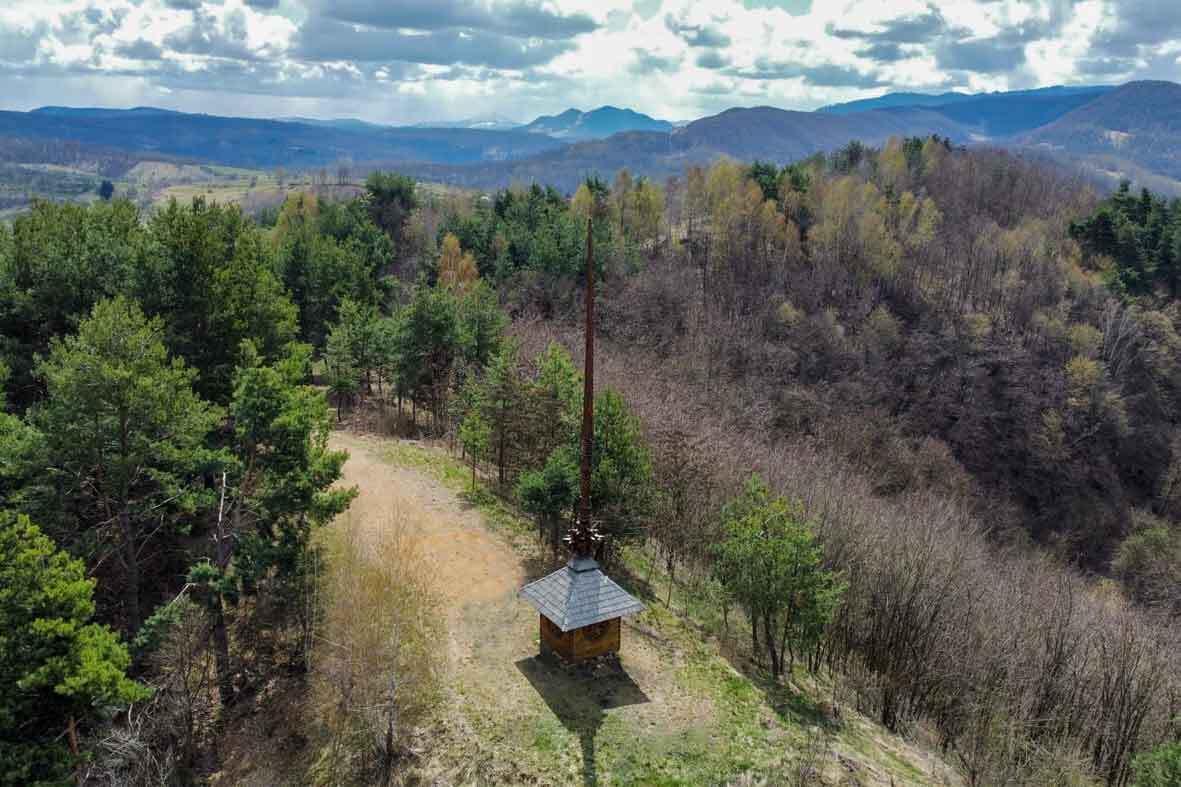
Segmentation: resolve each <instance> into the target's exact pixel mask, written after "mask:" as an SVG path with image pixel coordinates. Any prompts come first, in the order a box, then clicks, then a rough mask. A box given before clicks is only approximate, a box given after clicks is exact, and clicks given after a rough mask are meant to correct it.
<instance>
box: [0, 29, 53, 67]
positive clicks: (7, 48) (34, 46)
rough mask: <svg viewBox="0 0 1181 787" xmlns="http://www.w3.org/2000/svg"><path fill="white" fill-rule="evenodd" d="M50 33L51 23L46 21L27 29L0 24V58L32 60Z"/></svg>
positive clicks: (11, 61) (12, 61) (19, 61)
mask: <svg viewBox="0 0 1181 787" xmlns="http://www.w3.org/2000/svg"><path fill="white" fill-rule="evenodd" d="M48 33H49V25H47V24H46V23H45V22H38V23H36V24H34V25H33V26H32V27H29V28H25V29H21V28H6V27H3V26H0V60H2V61H7V62H9V63H21V62H24V61H28V60H32V59H33V58H34V57H36V56H37V50H38V49H39V48H40V46H41V41H42V40H43V39H44V38H45V37H46V35H47V34H48Z"/></svg>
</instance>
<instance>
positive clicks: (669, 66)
mask: <svg viewBox="0 0 1181 787" xmlns="http://www.w3.org/2000/svg"><path fill="white" fill-rule="evenodd" d="M632 54H633V55H635V60H634V61H632V64H631V65H630V66H628V70H629V71H631V72H632V73H633V74H637V75H640V76H643V75H645V74H652V73H661V74H672V73H675V72H676V71H677V69H679V68H680V67H681V58H679V57H662V56H660V55H655V54H652V53H651V52H649V51H648V50H646V49H633V50H632Z"/></svg>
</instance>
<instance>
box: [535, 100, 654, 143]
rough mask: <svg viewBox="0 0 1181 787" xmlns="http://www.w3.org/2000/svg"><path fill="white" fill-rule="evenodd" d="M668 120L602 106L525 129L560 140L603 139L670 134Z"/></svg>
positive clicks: (569, 112) (538, 121)
mask: <svg viewBox="0 0 1181 787" xmlns="http://www.w3.org/2000/svg"><path fill="white" fill-rule="evenodd" d="M672 127H673V124H672V123H669V122H668V121H667V120H657V119H656V118H653V117H649V116H648V115H644V114H641V113H639V112H636V111H634V110H631V109H620V108H619V107H610V106H607V107H599V108H598V109H593V110H591V111H590V112H582V111H581V110H577V109H567V110H566V111H565V112H563V113H562V114H560V115H543V116H541V117H539V118H537V119H536V120H534V121H533V122H532V123H529V124H528V125H526V126H523V127H522V129H523V130H524V131H528V132H531V133H534V134H546V135H548V136H551V137H554V138H556V139H566V140H586V139H603V138H605V137H609V136H611V135H612V134H618V133H620V132H623V131H669V130H671V129H672Z"/></svg>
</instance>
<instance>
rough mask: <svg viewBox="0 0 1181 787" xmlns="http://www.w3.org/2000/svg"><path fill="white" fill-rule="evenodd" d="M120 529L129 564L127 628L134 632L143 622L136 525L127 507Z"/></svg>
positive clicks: (121, 512)
mask: <svg viewBox="0 0 1181 787" xmlns="http://www.w3.org/2000/svg"><path fill="white" fill-rule="evenodd" d="M119 529H120V530H121V531H122V534H123V560H124V562H125V563H126V564H127V565H126V568H127V590H126V592H125V594H124V603H125V604H126V606H127V629H128V631H129V632H130V633H131V634H134V633H135V632H136V631H138V630H139V624H140V623H141V622H142V618H141V617H140V612H139V554H138V553H137V550H136V547H135V527H134V526H133V525H132V524H131V512H130V511H128V510H127V509H126V508H124V509H123V510H122V511H120V512H119Z"/></svg>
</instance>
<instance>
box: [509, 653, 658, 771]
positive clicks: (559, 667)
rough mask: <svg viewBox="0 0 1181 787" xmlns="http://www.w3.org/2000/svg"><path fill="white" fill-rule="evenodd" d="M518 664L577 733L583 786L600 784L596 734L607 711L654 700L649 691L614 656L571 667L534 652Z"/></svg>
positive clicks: (540, 693)
mask: <svg viewBox="0 0 1181 787" xmlns="http://www.w3.org/2000/svg"><path fill="white" fill-rule="evenodd" d="M516 667H517V669H518V670H520V672H521V674H522V675H524V676H525V679H526V680H528V681H529V683H530V684H531V685H532V686H533V689H534V690H535V691H536V692H537V693H538V694H539V695H541V698H542V699H543V700H545V704H546V705H547V706H549V709H550V710H551V711H553V714H554V715H555V716H557V717H558V720H559V721H560V722H561V723H562V726H563V727H565V728H566V729H568V730H569V731H570V732H572V733H574V734H575V735H577V736H578V740H579V741H580V743H581V744H582V783H583V785H584V787H594V786H595V785H598V783H599V778H598V772H597V770H596V766H595V736H596V735H598V732H599V728H600V727H601V726H602V725H603V721H604V720H605V719H606V718H607V711H609V710H612V709H614V708H623V707H626V706H628V705H641V704H643V703H645V702H651V700H650V699H649V698H648V695H647V694H645V693H644V691H643V689H641V688H640V687H639V685H637V684H636V682H635V681H634V680H632V678H631V676H630V675H628V674H627V672H626V671H625V670H624V669H623V667H622V666H621V665H620V664H619V662H618V660H615V659H609V660H606V661H605V662H603V663H602V664H599V665H596V666H594V667H571V666H567V665H563V664H561V663H560V662H558V661H557V660H556V659H551V658H546V657H542V656H532V657H530V658H525V659H521V660H520V661H518V662H517V663H516Z"/></svg>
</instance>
